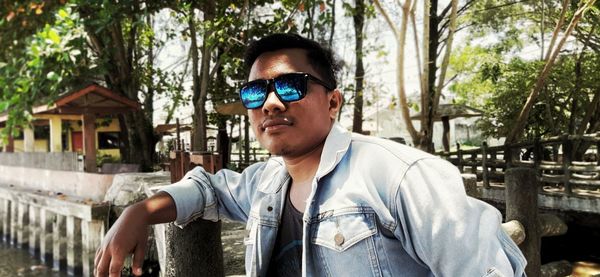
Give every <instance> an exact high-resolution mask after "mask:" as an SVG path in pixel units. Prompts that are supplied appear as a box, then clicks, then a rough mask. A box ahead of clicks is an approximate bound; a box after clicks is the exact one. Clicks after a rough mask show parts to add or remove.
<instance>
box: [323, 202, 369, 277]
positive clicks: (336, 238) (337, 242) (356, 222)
mask: <svg viewBox="0 0 600 277" xmlns="http://www.w3.org/2000/svg"><path fill="white" fill-rule="evenodd" d="M376 223H377V221H376V218H375V214H374V213H364V212H360V213H347V214H340V215H333V216H328V217H325V218H323V219H322V220H320V221H318V222H315V223H313V226H312V227H311V248H312V249H311V250H312V252H313V259H315V260H314V262H315V263H317V264H322V266H320V267H319V268H321V269H322V270H323V271H324V272H321V273H322V275H327V276H339V273H341V272H352V274H353V275H356V276H381V268H380V263H379V257H378V252H379V251H378V248H379V247H378V246H377V245H378V244H379V243H380V240H379V239H378V237H377V236H378V230H377V224H376Z"/></svg>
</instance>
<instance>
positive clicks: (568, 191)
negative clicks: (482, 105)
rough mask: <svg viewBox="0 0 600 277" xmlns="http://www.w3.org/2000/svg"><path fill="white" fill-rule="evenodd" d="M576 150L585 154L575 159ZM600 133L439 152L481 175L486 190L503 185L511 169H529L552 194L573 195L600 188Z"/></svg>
mask: <svg viewBox="0 0 600 277" xmlns="http://www.w3.org/2000/svg"><path fill="white" fill-rule="evenodd" d="M576 149H584V150H585V151H578V152H580V153H582V155H581V157H579V158H578V159H575V156H576V155H575V153H574V152H575V151H576ZM599 149H600V133H596V134H591V135H583V136H574V135H563V136H559V137H551V138H546V139H536V140H534V141H533V142H531V141H530V142H521V143H516V144H510V145H502V146H493V147H489V146H487V144H486V143H485V142H484V143H483V145H482V146H481V148H476V149H467V150H463V149H461V147H460V145H459V144H457V150H456V151H453V152H439V153H437V154H438V155H440V156H442V157H444V158H446V159H447V160H448V161H450V162H452V163H453V164H454V165H456V166H457V167H458V168H459V170H460V171H461V172H463V173H472V174H475V175H477V181H479V182H482V183H483V186H484V187H485V188H490V187H492V186H503V183H504V173H505V172H506V170H507V169H508V168H512V167H527V168H533V169H535V171H536V175H537V176H538V180H539V181H540V182H541V186H540V187H544V186H546V187H549V188H552V192H554V193H560V194H565V195H567V196H571V195H573V193H574V192H573V191H574V189H575V190H597V189H600V153H599Z"/></svg>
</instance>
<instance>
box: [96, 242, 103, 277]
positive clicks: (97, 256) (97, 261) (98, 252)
mask: <svg viewBox="0 0 600 277" xmlns="http://www.w3.org/2000/svg"><path fill="white" fill-rule="evenodd" d="M101 257H102V247H99V248H98V250H96V256H95V257H94V276H98V273H97V270H98V264H99V263H100V258H101Z"/></svg>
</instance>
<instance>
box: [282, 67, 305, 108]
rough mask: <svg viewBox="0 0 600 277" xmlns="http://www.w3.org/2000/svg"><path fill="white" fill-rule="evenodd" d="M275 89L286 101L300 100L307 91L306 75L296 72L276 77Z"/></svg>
mask: <svg viewBox="0 0 600 277" xmlns="http://www.w3.org/2000/svg"><path fill="white" fill-rule="evenodd" d="M275 90H277V94H278V95H279V97H280V98H281V100H283V101H285V102H292V101H298V100H300V99H302V97H303V96H304V94H305V93H306V77H305V76H304V75H299V74H294V75H284V76H281V77H278V78H275Z"/></svg>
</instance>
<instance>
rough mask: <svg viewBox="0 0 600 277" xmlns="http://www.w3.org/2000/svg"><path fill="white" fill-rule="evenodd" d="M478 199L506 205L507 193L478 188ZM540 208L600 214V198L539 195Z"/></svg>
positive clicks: (497, 189)
mask: <svg viewBox="0 0 600 277" xmlns="http://www.w3.org/2000/svg"><path fill="white" fill-rule="evenodd" d="M476 195H477V196H478V197H477V198H479V199H482V200H489V201H493V202H500V203H505V197H506V196H505V192H504V189H503V188H493V187H492V188H489V189H485V188H483V187H480V186H478V187H477V193H476ZM538 207H540V208H547V209H557V210H562V211H573V212H588V213H593V214H600V198H596V197H581V196H570V197H567V196H565V195H553V194H550V193H540V194H538Z"/></svg>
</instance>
